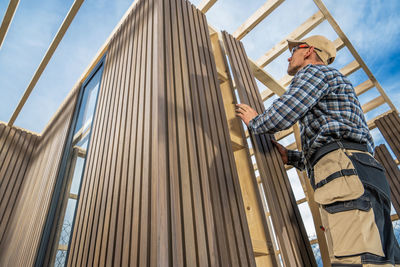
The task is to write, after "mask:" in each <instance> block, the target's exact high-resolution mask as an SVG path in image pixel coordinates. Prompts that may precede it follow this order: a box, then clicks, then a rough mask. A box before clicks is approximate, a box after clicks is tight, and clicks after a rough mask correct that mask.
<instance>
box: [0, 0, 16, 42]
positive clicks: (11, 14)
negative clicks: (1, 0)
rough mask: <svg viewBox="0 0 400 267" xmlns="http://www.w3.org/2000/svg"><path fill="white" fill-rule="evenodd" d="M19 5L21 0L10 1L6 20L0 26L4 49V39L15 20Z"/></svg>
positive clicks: (5, 15)
mask: <svg viewBox="0 0 400 267" xmlns="http://www.w3.org/2000/svg"><path fill="white" fill-rule="evenodd" d="M18 4H19V0H10V3H9V4H8V7H7V10H6V13H5V14H4V18H3V21H2V22H1V26H0V48H1V47H2V45H3V42H4V39H5V38H6V35H7V32H8V28H9V27H10V24H11V21H12V19H13V18H14V14H15V11H17V7H18Z"/></svg>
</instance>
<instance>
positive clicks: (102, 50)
mask: <svg viewBox="0 0 400 267" xmlns="http://www.w3.org/2000/svg"><path fill="white" fill-rule="evenodd" d="M136 3H137V0H134V1H133V2H132V4H131V6H130V7H129V8H128V9H127V10H126V12H125V14H124V15H123V16H122V18H121V20H120V21H119V22H118V24H117V25H116V26H115V27H114V29H113V31H112V32H111V34H110V35H109V36H108V38H107V40H106V41H105V42H104V43H103V45H102V46H101V47H100V48H99V50H98V51H97V53H96V55H95V56H94V57H93V59H92V61H91V62H90V63H89V65H88V66H87V67H86V69H85V71H84V72H83V73H82V75H81V77H79V79H78V81H77V82H76V83H75V85H74V87H73V88H74V89H72V90H71V91H70V92H69V94H68V95H67V97H66V98H65V99H64V101H63V102H62V104H61V105H60V106H59V108H58V110H57V111H56V113H55V114H54V115H53V117H52V118H51V119H50V120H49V122H48V123H47V125H46V127H45V128H44V129H43V131H42V132H44V131H46V129H47V128H48V127H49V126H50V125H51V123H52V121H53V119H54V118H55V116H56V115H57V114H58V113H59V112H60V110H62V108H63V107H64V106H65V105H66V104H67V103H68V102H69V99H70V97H72V96H73V95H74V94H75V93H76V90H79V88H80V84H82V83H83V82H84V81H85V80H86V78H87V77H88V76H89V74H90V73H91V72H92V70H93V69H94V67H96V65H97V63H99V62H100V60H101V59H102V58H103V56H104V54H105V53H106V51H107V49H108V45H109V43H110V41H111V39H112V38H113V37H114V34H115V33H116V32H117V30H118V29H119V28H120V26H121V24H122V22H123V21H125V19H126V18H127V17H128V15H129V14H130V13H131V11H132V9H133V8H134V7H135V6H136Z"/></svg>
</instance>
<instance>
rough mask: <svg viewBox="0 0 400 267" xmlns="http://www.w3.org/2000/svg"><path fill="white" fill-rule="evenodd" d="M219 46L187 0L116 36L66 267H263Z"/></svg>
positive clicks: (163, 5)
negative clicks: (233, 137) (217, 57)
mask: <svg viewBox="0 0 400 267" xmlns="http://www.w3.org/2000/svg"><path fill="white" fill-rule="evenodd" d="M211 51H212V49H211V42H210V39H209V33H208V25H207V22H206V20H205V16H204V15H203V14H202V13H201V12H199V11H198V10H197V9H195V7H194V6H192V5H191V4H190V3H189V2H187V1H183V0H150V1H144V0H139V1H138V2H137V3H136V6H135V7H134V8H133V10H132V12H131V14H130V15H129V16H128V17H127V19H126V20H125V21H124V22H123V23H122V25H121V27H120V29H119V30H118V32H117V33H116V34H115V35H114V36H113V39H112V41H111V43H110V45H109V49H108V52H107V57H106V61H105V67H104V72H103V78H102V83H101V88H100V92H99V100H98V105H97V108H96V109H97V111H96V115H95V119H94V122H93V126H92V137H91V144H90V147H89V150H88V154H87V162H86V168H85V171H84V176H83V182H82V188H81V193H80V197H79V202H78V208H77V213H76V214H77V215H76V219H75V224H74V229H73V235H72V241H71V246H70V252H69V257H68V266H155V265H162V266H166V265H168V266H255V260H254V255H253V251H252V247H251V241H250V236H249V231H248V226H247V221H246V216H245V212H244V207H243V200H242V196H241V191H240V187H239V182H238V177H237V172H236V169H235V162H234V158H233V151H232V148H231V144H230V139H229V133H228V126H227V122H226V116H225V113H224V112H225V111H224V108H223V102H222V97H221V94H220V90H219V83H218V80H217V71H216V67H215V62H214V61H213V60H214V58H213V55H212V54H211V53H212V52H211Z"/></svg>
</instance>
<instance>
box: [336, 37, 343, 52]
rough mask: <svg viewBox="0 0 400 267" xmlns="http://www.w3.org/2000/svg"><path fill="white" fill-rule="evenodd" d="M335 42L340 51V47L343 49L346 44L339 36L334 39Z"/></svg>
mask: <svg viewBox="0 0 400 267" xmlns="http://www.w3.org/2000/svg"><path fill="white" fill-rule="evenodd" d="M333 44H334V45H335V47H336V51H339V50H340V49H342V48H343V47H344V46H345V45H344V42H343V40H342V39H340V37H339V38H337V39H336V40H335V41H333Z"/></svg>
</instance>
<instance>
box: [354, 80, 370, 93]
mask: <svg viewBox="0 0 400 267" xmlns="http://www.w3.org/2000/svg"><path fill="white" fill-rule="evenodd" d="M373 87H374V83H373V82H371V80H366V81H365V82H363V83H361V84H359V85H357V86H356V87H354V90H355V91H356V94H357V95H361V94H363V93H365V92H367V91H368V90H369V89H371V88H373Z"/></svg>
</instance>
